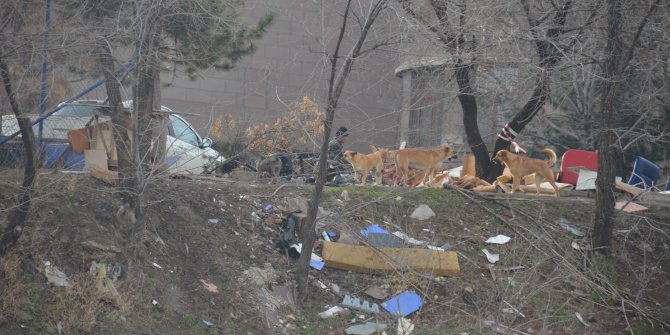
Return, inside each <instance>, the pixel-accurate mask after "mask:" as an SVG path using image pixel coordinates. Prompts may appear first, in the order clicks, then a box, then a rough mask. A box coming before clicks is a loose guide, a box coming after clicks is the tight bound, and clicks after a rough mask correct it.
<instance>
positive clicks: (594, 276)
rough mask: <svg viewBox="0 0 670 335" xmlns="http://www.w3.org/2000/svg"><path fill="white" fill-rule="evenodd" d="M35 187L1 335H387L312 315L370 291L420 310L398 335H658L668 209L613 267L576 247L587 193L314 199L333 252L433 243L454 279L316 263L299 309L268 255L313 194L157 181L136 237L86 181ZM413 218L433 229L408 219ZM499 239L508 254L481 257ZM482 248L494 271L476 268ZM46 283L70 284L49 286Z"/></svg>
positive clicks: (668, 244)
mask: <svg viewBox="0 0 670 335" xmlns="http://www.w3.org/2000/svg"><path fill="white" fill-rule="evenodd" d="M14 173H15V172H14V171H4V172H3V174H2V177H0V211H2V212H6V211H7V209H8V208H9V206H11V205H12V204H13V198H12V195H13V194H14V193H15V192H14V191H15V190H16V188H17V187H18V183H17V180H19V179H20V178H17V176H16V175H13V174H14ZM37 189H38V190H39V193H38V195H37V197H36V200H35V203H34V205H33V208H34V212H33V213H32V215H31V217H30V221H29V223H28V225H27V228H26V230H25V231H24V233H23V236H22V237H21V240H20V242H19V245H18V246H17V247H16V248H15V249H14V250H13V252H12V253H11V254H9V255H8V256H7V257H5V258H4V259H2V261H1V262H0V294H1V295H0V334H243V335H247V334H256V335H258V334H344V329H346V328H348V327H350V326H352V325H353V324H354V323H352V321H354V322H355V323H356V324H359V323H365V322H366V321H372V322H377V321H378V322H380V323H386V324H388V326H389V328H388V329H387V331H386V332H387V334H395V333H396V324H397V320H396V319H395V318H394V317H392V316H391V315H390V314H388V313H386V312H385V311H382V312H381V313H379V314H377V315H371V314H366V313H362V312H355V311H350V312H349V313H348V314H345V315H337V316H334V317H331V318H327V319H325V320H322V319H321V318H320V317H319V316H318V313H320V312H323V311H325V310H326V309H328V308H329V307H331V306H335V305H337V304H338V303H340V302H341V301H342V297H341V296H342V295H343V294H352V295H355V296H357V297H361V298H364V299H367V300H370V301H371V302H375V303H381V302H382V301H383V300H377V299H374V298H371V297H370V296H367V295H366V294H364V293H363V292H364V291H365V290H366V289H367V288H368V287H370V286H372V285H378V286H379V287H380V288H381V289H382V291H384V293H385V294H386V295H389V296H390V295H395V294H397V293H400V292H402V291H405V290H412V291H415V292H417V293H419V294H420V296H421V297H422V299H423V303H422V305H421V308H420V309H419V310H418V311H416V312H414V313H412V314H410V315H409V316H408V318H409V319H411V320H412V322H413V323H414V325H415V330H414V332H413V334H464V333H467V334H494V333H499V334H550V333H551V334H631V333H632V334H664V333H666V332H669V331H670V327H669V325H670V295H668V292H669V291H670V280H669V279H670V274H669V273H668V271H669V269H670V253H669V252H668V251H669V249H670V235H668V233H669V232H670V226H669V225H668V222H670V219H669V218H670V215H669V214H668V208H667V207H665V208H661V207H658V208H657V207H651V208H650V209H649V210H648V211H645V212H637V213H634V214H626V213H620V215H619V216H618V218H617V225H616V227H615V233H614V236H615V240H614V243H613V244H614V248H613V252H612V255H611V256H610V257H602V256H598V255H595V254H593V253H591V252H589V250H588V248H589V243H588V241H589V240H588V236H589V233H590V231H591V229H590V218H591V216H592V214H593V213H592V211H593V210H594V205H593V199H592V198H588V197H585V196H564V197H563V198H561V200H560V201H557V200H555V199H554V198H553V197H550V196H547V197H545V196H541V197H536V196H532V195H528V196H524V195H515V196H513V197H509V196H505V195H495V196H493V197H488V198H484V197H481V196H480V195H477V194H473V193H469V192H467V191H461V190H452V189H408V188H390V187H371V186H367V187H357V186H348V187H342V188H337V187H331V188H326V191H325V199H324V202H323V204H322V205H323V207H324V210H325V211H326V212H327V213H329V215H327V216H326V217H325V219H324V221H323V222H324V224H325V228H326V229H327V230H329V231H335V230H337V231H339V232H340V238H341V240H345V239H347V238H349V239H353V240H354V242H357V241H356V239H360V236H359V234H358V232H359V231H360V229H362V228H365V227H367V226H369V225H370V224H372V223H377V224H379V225H380V226H381V227H383V228H384V229H386V230H388V231H396V230H399V231H401V232H403V233H405V234H407V235H409V236H411V237H413V238H415V239H418V240H423V241H427V242H428V243H429V244H431V245H435V246H445V245H446V244H448V248H449V249H450V250H452V251H455V252H457V254H458V260H459V263H460V267H461V274H460V275H459V276H456V277H447V278H445V277H434V276H430V275H426V274H421V273H416V272H413V271H408V270H398V271H394V272H391V273H386V274H383V275H371V274H362V273H357V272H348V271H343V270H337V269H332V268H329V267H328V266H326V267H325V268H324V269H322V270H321V271H317V270H314V269H312V271H311V276H312V277H313V278H312V279H311V280H310V281H311V282H312V283H313V284H315V285H313V286H311V287H310V290H311V291H310V296H309V298H308V301H306V302H304V303H303V304H301V305H300V306H299V307H296V306H293V305H292V304H291V303H289V302H288V301H287V300H290V299H284V298H282V297H281V296H282V294H279V295H276V294H273V292H274V291H290V290H291V289H290V288H291V287H293V285H294V279H293V272H294V265H295V260H294V259H292V258H290V257H287V256H286V255H282V254H280V253H279V252H278V251H277V249H276V248H275V240H276V239H277V238H278V236H279V235H280V233H281V231H282V225H281V217H282V216H281V214H282V212H281V210H280V209H281V208H282V207H284V206H286V205H287V204H289V203H296V202H297V203H299V202H301V201H303V200H306V199H308V198H309V196H310V194H311V192H312V191H313V188H312V187H311V186H308V185H301V184H294V183H286V184H283V186H281V187H280V185H267V184H262V185H253V184H246V183H240V182H236V181H233V180H230V179H214V178H212V179H205V180H198V179H196V180H191V179H167V180H159V181H156V182H155V183H152V184H151V185H150V187H149V188H148V189H147V191H146V195H145V197H146V200H147V204H146V205H147V206H146V208H147V213H146V216H145V219H144V220H143V222H144V223H145V224H146V227H145V229H142V230H140V231H136V232H135V233H132V231H131V230H130V228H131V227H130V225H129V224H128V223H127V222H125V221H123V220H120V219H118V218H117V216H116V211H117V209H118V208H119V205H120V203H119V200H118V199H117V198H115V197H114V194H113V191H114V189H113V188H111V187H108V186H106V185H105V184H103V183H102V182H100V181H98V180H95V179H93V178H91V177H89V176H87V175H78V174H61V173H45V174H42V175H40V176H39V179H38V187H37ZM344 190H346V191H347V193H348V197H347V196H343V195H342V192H343V191H344ZM585 195H588V194H585ZM619 196H621V197H625V195H624V194H620V195H619ZM347 198H348V199H347ZM270 204H272V208H270V206H268V205H270ZM421 204H426V205H428V206H429V207H430V208H431V209H432V210H433V211H434V212H435V214H436V216H434V217H432V218H430V219H428V220H424V221H419V220H415V219H412V218H410V214H411V213H412V211H413V210H414V209H415V208H417V207H418V206H419V205H421ZM252 212H256V213H257V214H258V216H259V217H260V220H256V219H255V218H253V217H252ZM2 220H4V218H3V219H2ZM254 221H256V222H254ZM561 223H563V226H565V224H568V225H569V227H571V228H577V229H578V230H580V231H582V232H585V233H586V237H580V236H577V235H574V234H572V233H571V232H569V231H568V230H567V229H565V228H564V227H563V226H562V225H561ZM4 224H5V222H4V221H0V226H3V228H4ZM499 234H503V235H506V236H509V237H511V240H510V242H508V243H506V244H503V245H495V244H490V243H486V240H487V239H488V238H490V237H493V236H496V235H499ZM345 237H346V238H345ZM361 241H362V239H361ZM445 247H447V246H445ZM482 249H487V250H488V251H490V252H491V253H496V254H499V255H500V261H498V262H497V263H495V264H490V263H489V262H488V261H487V259H486V256H485V255H484V253H483V252H482ZM317 253H318V254H321V253H320V250H319V251H318V252H317ZM45 262H49V263H48V264H49V266H45ZM96 264H98V267H97V268H96ZM101 264H104V269H105V270H106V271H102V270H101V269H102V267H100V265H101ZM54 268H57V269H58V270H60V271H62V273H63V274H65V275H66V276H67V285H68V286H64V287H61V286H56V285H54V284H51V283H48V282H47V278H46V276H45V275H46V274H47V273H48V274H50V275H52V274H54V273H56V274H57V272H56V271H54ZM100 273H102V275H100ZM321 284H323V285H324V286H325V287H326V288H325V289H324V288H321V287H320V286H321ZM286 288H288V290H286ZM213 291H217V292H213ZM577 313H578V314H579V315H580V316H581V318H582V320H583V323H582V322H581V321H580V320H578V318H577V316H576V315H577ZM586 325H588V326H586Z"/></svg>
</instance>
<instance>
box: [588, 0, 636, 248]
mask: <svg viewBox="0 0 670 335" xmlns="http://www.w3.org/2000/svg"><path fill="white" fill-rule="evenodd" d="M607 3H608V9H607V16H608V23H607V46H606V47H605V55H606V56H605V57H606V58H605V61H604V62H603V64H602V68H603V79H604V81H603V83H602V89H603V92H602V94H601V101H602V102H601V111H600V120H599V129H598V130H599V132H598V137H597V139H598V176H597V177H596V213H595V217H594V219H593V236H592V243H593V248H594V249H595V250H597V251H598V252H600V253H603V254H608V253H609V252H610V245H611V239H612V227H613V223H614V192H613V190H614V166H615V162H614V159H615V157H616V156H615V155H616V153H615V148H614V142H615V140H616V138H615V135H614V133H613V131H612V119H613V117H614V114H615V110H614V100H615V99H616V94H617V87H618V83H617V80H619V78H618V77H619V75H620V72H621V69H620V68H619V66H620V63H621V57H622V55H623V51H624V50H623V45H622V41H621V36H620V35H621V25H622V17H621V1H620V0H608V2H607ZM631 47H632V46H631Z"/></svg>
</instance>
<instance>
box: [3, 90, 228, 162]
mask: <svg viewBox="0 0 670 335" xmlns="http://www.w3.org/2000/svg"><path fill="white" fill-rule="evenodd" d="M123 105H124V108H132V101H130V100H129V101H124V102H123ZM106 107H107V105H106V104H103V102H102V101H99V100H79V101H74V102H71V103H67V104H63V105H62V106H61V109H60V110H58V111H57V112H55V113H54V114H53V115H51V116H49V117H48V118H47V119H45V120H44V125H43V129H42V141H43V142H45V143H65V142H67V133H68V132H69V131H71V130H75V129H80V128H83V127H85V126H87V125H89V124H90V122H91V120H92V117H93V116H94V115H95V114H97V115H99V122H106V121H108V120H109V117H107V116H104V113H102V108H106ZM161 111H162V112H164V113H168V120H169V124H168V136H167V154H166V155H167V157H166V160H167V163H168V172H169V173H192V174H200V173H203V172H206V171H205V169H207V168H208V167H211V166H214V165H215V164H216V163H218V162H223V161H224V157H223V156H222V155H221V154H220V153H219V152H217V151H216V150H214V149H212V148H211V147H210V146H211V144H212V140H211V139H210V138H208V137H204V138H203V137H201V136H200V135H199V134H198V132H197V131H195V129H193V127H191V125H190V124H189V123H188V122H187V121H186V120H185V119H184V118H182V117H181V116H179V115H178V114H177V113H175V112H173V111H172V110H171V109H169V108H167V107H164V106H162V107H161ZM31 119H34V118H31ZM2 122H3V123H2V133H1V134H5V135H9V134H12V133H14V132H16V131H18V125H17V124H16V121H15V119H13V118H12V117H11V116H9V115H7V116H3V120H2ZM34 130H35V136H37V134H38V125H35V126H34Z"/></svg>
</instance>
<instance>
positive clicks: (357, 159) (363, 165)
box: [342, 149, 387, 185]
mask: <svg viewBox="0 0 670 335" xmlns="http://www.w3.org/2000/svg"><path fill="white" fill-rule="evenodd" d="M386 151H387V149H379V150H377V151H375V152H373V153H371V154H367V155H365V154H362V153H359V152H356V151H351V150H347V151H345V152H344V154H343V155H342V156H343V157H344V159H345V160H346V161H347V162H349V163H350V164H351V166H353V167H354V179H356V180H358V173H359V172H360V173H361V185H365V183H366V182H367V179H368V172H369V171H370V169H372V168H375V182H376V184H377V185H381V183H382V167H383V166H384V154H385V153H386Z"/></svg>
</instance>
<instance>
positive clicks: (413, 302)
mask: <svg viewBox="0 0 670 335" xmlns="http://www.w3.org/2000/svg"><path fill="white" fill-rule="evenodd" d="M421 303H422V299H421V296H419V295H418V294H417V293H416V292H413V291H405V292H402V293H400V294H398V295H396V296H394V297H392V298H391V299H389V300H386V301H384V302H383V303H382V307H384V309H385V310H386V311H387V312H389V313H390V314H391V315H399V316H402V317H406V316H408V315H410V314H412V313H414V312H415V311H417V310H418V309H419V308H421Z"/></svg>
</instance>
